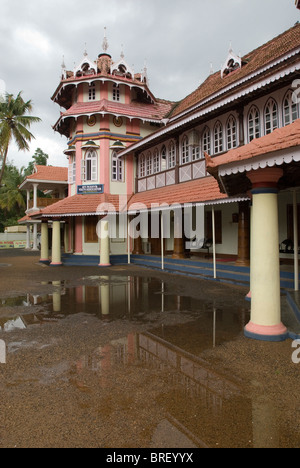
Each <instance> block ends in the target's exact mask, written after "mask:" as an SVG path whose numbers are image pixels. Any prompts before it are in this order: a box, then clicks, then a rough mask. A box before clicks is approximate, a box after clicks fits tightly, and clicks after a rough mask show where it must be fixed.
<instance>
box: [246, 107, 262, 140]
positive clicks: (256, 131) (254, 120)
mask: <svg viewBox="0 0 300 468" xmlns="http://www.w3.org/2000/svg"><path fill="white" fill-rule="evenodd" d="M248 135H249V143H250V141H252V140H254V139H255V138H259V137H260V115H259V110H258V108H257V107H256V106H252V107H251V109H250V111H249V114H248Z"/></svg>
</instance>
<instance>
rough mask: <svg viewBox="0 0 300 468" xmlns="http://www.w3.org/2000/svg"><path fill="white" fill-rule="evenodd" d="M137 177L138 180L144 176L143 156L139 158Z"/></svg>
mask: <svg viewBox="0 0 300 468" xmlns="http://www.w3.org/2000/svg"><path fill="white" fill-rule="evenodd" d="M139 176H140V178H142V177H145V176H146V157H145V155H144V154H141V155H140V157H139Z"/></svg>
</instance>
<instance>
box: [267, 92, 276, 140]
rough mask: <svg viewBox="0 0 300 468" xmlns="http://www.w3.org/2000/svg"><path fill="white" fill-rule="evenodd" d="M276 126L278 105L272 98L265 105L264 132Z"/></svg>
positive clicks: (270, 130) (272, 129)
mask: <svg viewBox="0 0 300 468" xmlns="http://www.w3.org/2000/svg"><path fill="white" fill-rule="evenodd" d="M276 128H278V106H277V103H276V101H274V99H269V100H268V102H267V104H266V107H265V134H266V135H268V134H269V133H272V132H274V130H276Z"/></svg>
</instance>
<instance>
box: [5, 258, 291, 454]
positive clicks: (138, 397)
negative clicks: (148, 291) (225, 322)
mask: <svg viewBox="0 0 300 468" xmlns="http://www.w3.org/2000/svg"><path fill="white" fill-rule="evenodd" d="M8 265H10V266H8ZM111 271H113V273H114V275H124V274H128V275H133V276H142V277H143V276H144V277H148V276H149V270H143V269H139V268H137V267H134V266H132V267H130V268H129V269H128V268H127V267H126V268H125V267H122V268H120V267H119V268H118V267H116V268H114V269H113V270H111ZM101 274H103V275H107V270H103V271H102V270H101V269H99V268H76V267H73V268H55V269H53V268H49V267H45V266H41V265H40V264H39V263H38V255H36V254H32V253H25V252H16V251H9V252H3V251H1V252H0V278H1V281H0V297H1V298H2V299H4V298H7V297H12V296H14V297H17V296H19V295H24V294H27V293H30V294H42V293H43V294H48V293H49V294H51V293H53V285H52V282H53V281H65V282H67V284H68V287H71V286H72V285H75V286H76V285H78V284H82V282H83V281H84V280H83V279H82V278H83V277H91V276H93V275H94V276H99V275H101ZM151 276H154V277H156V278H163V279H164V281H165V282H166V283H167V284H168V286H169V288H170V289H172V291H173V292H174V293H176V294H178V295H183V296H190V297H193V298H195V299H197V300H200V301H202V303H203V304H204V306H205V305H206V304H207V305H208V304H212V303H213V304H214V306H215V307H216V308H218V307H219V308H223V309H224V310H233V311H241V314H242V315H239V312H238V313H237V314H235V315H234V320H237V324H236V325H237V326H238V327H239V329H240V333H238V334H237V335H236V336H235V338H234V339H233V340H231V339H230V338H229V339H227V340H224V341H223V342H222V344H220V345H218V346H217V347H216V348H212V347H207V348H206V349H203V347H201V346H200V341H201V339H204V338H203V337H204V336H205V335H204V334H203V335H202V331H201V325H200V327H199V329H197V333H198V332H199V347H198V348H197V346H196V344H197V343H195V342H193V346H191V343H190V342H189V340H191V339H192V337H194V338H193V339H194V340H195V330H193V326H192V325H189V323H187V324H185V321H186V316H185V317H184V318H183V317H182V316H181V315H180V314H176V313H172V314H171V313H166V314H164V315H163V316H161V317H160V319H159V320H160V322H159V326H160V330H161V338H160V340H158V341H157V343H156V349H158V348H157V347H161V350H162V352H164V353H165V356H166V357H165V361H160V362H158V361H157V360H155V359H154V358H153V359H152V360H150V361H149V359H148V360H147V361H146V360H145V359H146V358H145V356H143V355H141V354H139V355H137V354H136V353H135V352H133V351H130V352H129V351H128V349H129V348H130V346H128V347H127V348H126V349H127V351H126V355H125V356H121V355H120V354H118V356H117V355H116V354H115V353H113V354H110V353H112V351H111V350H112V349H113V350H115V349H116V350H120V349H121V348H120V344H121V343H124V342H125V341H124V340H126V343H128V342H129V338H128V337H130V340H133V341H130V342H134V343H136V342H137V340H141V338H143V339H145V336H146V337H148V338H149V336H151V335H149V331H151V330H152V329H153V326H154V324H153V321H152V323H151V324H150V323H147V322H145V323H139V322H137V321H132V322H129V321H127V320H116V321H111V322H105V321H100V320H98V319H97V318H96V317H93V316H87V315H85V314H77V315H74V316H72V317H69V318H67V319H64V320H60V321H56V322H53V323H52V322H49V323H45V324H44V325H43V326H41V325H40V324H39V323H37V324H36V325H32V326H30V327H28V328H27V329H26V330H14V331H12V332H10V333H3V332H1V331H0V340H1V339H2V340H5V343H6V345H7V348H8V356H7V364H3V365H0V391H1V396H2V398H1V401H0V414H1V419H0V447H1V448H4V447H108V448H117V447H129V448H130V447H136V448H138V447H155V448H163V447H165V448H168V447H169V448H170V447H174V448H175V447H199V446H208V447H245V446H246V447H248V446H249V447H299V445H300V405H299V371H300V363H299V364H296V363H293V361H292V353H294V358H297V357H298V356H299V357H300V352H299V353H297V349H295V348H292V341H291V340H287V341H286V342H283V343H264V342H258V341H252V340H247V339H246V338H244V336H243V332H242V325H243V320H245V318H247V310H248V309H247V307H248V306H247V305H245V301H244V296H245V293H246V292H247V291H245V290H244V289H243V288H239V287H233V286H227V285H221V284H215V283H213V282H207V281H203V280H197V279H191V278H186V279H185V278H183V277H177V276H173V275H168V274H163V273H159V272H153V273H151ZM40 307H41V306H39V308H38V309H37V312H39V313H40V312H41V313H42V309H41V308H40ZM19 312H20V310H19V311H18V313H19ZM25 312H26V311H25ZM15 313H16V311H15V309H14V307H10V308H9V307H8V308H6V307H2V309H0V320H1V317H4V316H7V315H8V314H10V315H11V317H14V316H15ZM243 314H244V315H243ZM192 323H194V322H192ZM181 324H182V330H183V329H184V330H188V331H187V332H185V333H184V336H182V335H181V336H179V338H180V343H181V344H180V348H182V350H183V351H182V352H181V351H178V347H175V346H170V347H167V348H164V342H165V341H166V339H167V333H166V332H165V334H164V332H163V331H164V330H166V329H167V327H169V328H168V330H171V331H172V330H174V334H178V330H180V327H181ZM183 326H186V328H183ZM170 327H171V328H170ZM172 327H173V328H172ZM203 333H204V332H203ZM224 333H225V332H224ZM147 334H148V335H147ZM170 334H171V335H172V333H171V332H170ZM196 337H197V334H196ZM200 337H201V338H200ZM122 349H123V348H122ZM172 353H173V354H172ZM173 355H174V356H177V357H176V359H177V361H175V362H177V364H176V366H175V367H172V366H171V365H170V363H171V362H172V359H173ZM167 356H168V357H167ZM294 361H295V362H297V359H294ZM179 362H180V363H181V364H180V365H179V364H178V363H179ZM168 363H169V364H168ZM178 366H179V367H178Z"/></svg>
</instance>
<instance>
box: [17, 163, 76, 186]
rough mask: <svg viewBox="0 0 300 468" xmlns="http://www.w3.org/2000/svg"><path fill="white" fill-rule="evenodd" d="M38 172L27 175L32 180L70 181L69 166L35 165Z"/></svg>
mask: <svg viewBox="0 0 300 468" xmlns="http://www.w3.org/2000/svg"><path fill="white" fill-rule="evenodd" d="M35 167H36V172H34V174H31V175H30V176H28V177H26V179H30V180H47V181H55V182H66V183H67V182H68V168H67V167H54V166H35Z"/></svg>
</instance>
